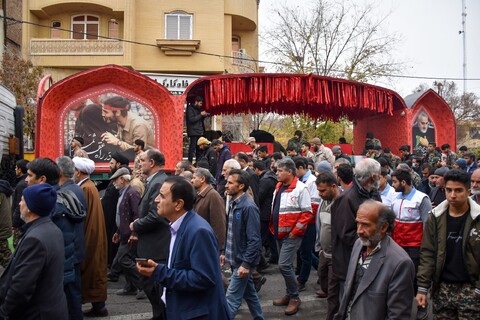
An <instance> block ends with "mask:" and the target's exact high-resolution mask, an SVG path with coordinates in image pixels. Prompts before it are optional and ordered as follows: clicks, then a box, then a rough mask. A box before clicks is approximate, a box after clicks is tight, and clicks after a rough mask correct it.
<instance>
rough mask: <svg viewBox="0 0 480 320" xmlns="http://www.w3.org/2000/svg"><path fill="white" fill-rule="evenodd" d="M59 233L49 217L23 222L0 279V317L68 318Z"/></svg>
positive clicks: (26, 319)
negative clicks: (17, 242) (13, 250)
mask: <svg viewBox="0 0 480 320" xmlns="http://www.w3.org/2000/svg"><path fill="white" fill-rule="evenodd" d="M64 256H65V254H64V249H63V239H62V232H61V231H60V230H59V229H58V227H57V226H56V225H55V224H54V223H52V221H51V220H50V218H49V217H43V218H39V219H37V220H35V221H32V222H30V223H28V224H25V225H24V235H23V237H22V239H21V240H20V242H19V244H18V246H17V248H16V250H15V253H14V255H13V256H12V259H10V262H9V263H8V266H7V268H6V269H5V272H4V273H3V274H2V277H1V278H0V319H4V318H7V319H11V320H13V319H19V320H29V319H32V320H33V319H35V320H36V319H68V310H67V302H66V299H65V293H64V292H63V261H64V259H65V257H64Z"/></svg>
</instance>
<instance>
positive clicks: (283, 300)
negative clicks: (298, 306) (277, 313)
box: [273, 296, 290, 306]
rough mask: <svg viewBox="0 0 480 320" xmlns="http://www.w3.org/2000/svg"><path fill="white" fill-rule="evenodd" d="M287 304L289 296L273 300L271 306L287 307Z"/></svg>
mask: <svg viewBox="0 0 480 320" xmlns="http://www.w3.org/2000/svg"><path fill="white" fill-rule="evenodd" d="M289 302H290V297H289V296H283V297H281V298H280V299H278V300H273V305H274V306H288V303H289Z"/></svg>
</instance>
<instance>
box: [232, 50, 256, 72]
mask: <svg viewBox="0 0 480 320" xmlns="http://www.w3.org/2000/svg"><path fill="white" fill-rule="evenodd" d="M232 57H233V62H232V64H233V65H234V66H237V67H238V69H239V73H252V72H257V64H256V63H255V61H254V59H253V58H252V57H251V56H249V55H248V54H246V53H245V52H243V51H232Z"/></svg>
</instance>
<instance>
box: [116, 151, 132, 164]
mask: <svg viewBox="0 0 480 320" xmlns="http://www.w3.org/2000/svg"><path fill="white" fill-rule="evenodd" d="M112 159H115V160H116V161H117V162H119V163H120V164H123V165H127V166H128V163H129V161H128V158H127V157H125V156H124V155H123V154H121V153H118V152H115V153H114V154H113V155H112Z"/></svg>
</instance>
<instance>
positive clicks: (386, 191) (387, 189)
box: [380, 182, 392, 196]
mask: <svg viewBox="0 0 480 320" xmlns="http://www.w3.org/2000/svg"><path fill="white" fill-rule="evenodd" d="M391 187H392V186H390V184H389V183H388V182H387V185H386V186H385V189H383V191H382V192H380V194H381V195H382V196H385V195H387V194H388V191H390V188H391Z"/></svg>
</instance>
